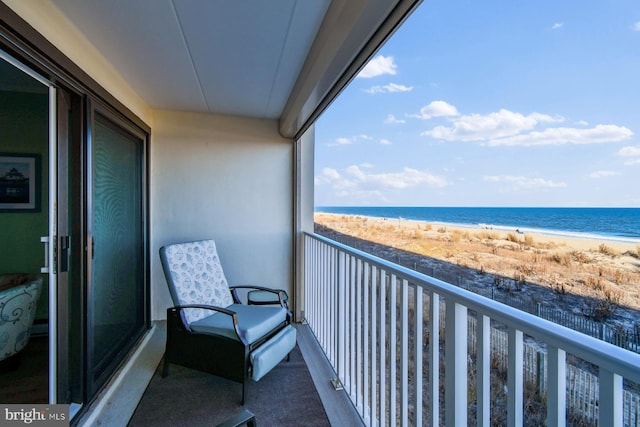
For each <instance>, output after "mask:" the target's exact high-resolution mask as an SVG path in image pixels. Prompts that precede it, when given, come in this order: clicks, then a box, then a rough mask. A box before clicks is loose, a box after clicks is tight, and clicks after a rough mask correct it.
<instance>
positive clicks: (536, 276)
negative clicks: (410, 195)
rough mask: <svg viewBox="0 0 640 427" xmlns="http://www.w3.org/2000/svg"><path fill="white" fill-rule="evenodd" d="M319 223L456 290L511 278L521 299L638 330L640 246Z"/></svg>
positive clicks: (435, 227) (412, 224)
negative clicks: (405, 257)
mask: <svg viewBox="0 0 640 427" xmlns="http://www.w3.org/2000/svg"><path fill="white" fill-rule="evenodd" d="M315 222H316V230H317V231H318V232H320V234H325V235H327V236H329V237H331V238H335V239H336V240H340V239H342V240H343V241H344V243H346V244H351V245H354V244H357V243H356V242H355V241H351V242H349V241H345V239H347V240H348V239H349V237H347V236H351V237H352V238H357V239H362V240H364V241H367V242H372V243H375V244H377V246H376V245H373V246H371V245H370V246H369V247H368V251H369V252H373V253H374V255H378V256H381V257H382V258H387V259H389V258H393V256H394V255H390V254H389V250H388V248H385V247H384V246H387V247H389V246H390V247H393V248H396V249H399V250H401V251H406V252H403V253H409V254H414V255H415V256H416V260H415V261H413V263H414V264H415V265H416V266H418V265H422V266H430V268H431V270H428V269H427V272H428V271H434V272H438V274H439V275H441V276H444V277H438V278H443V280H447V281H449V282H451V283H454V284H460V283H457V282H461V281H464V285H465V286H466V287H469V288H473V287H474V286H475V287H478V288H480V287H491V286H495V277H504V278H512V279H513V280H514V281H519V283H523V284H526V286H524V287H523V288H522V289H518V291H520V292H521V293H520V294H519V295H524V296H527V297H530V298H533V299H536V300H538V301H542V302H544V303H545V304H550V305H552V306H555V307H557V308H558V309H560V310H565V311H570V312H573V313H575V314H586V315H591V316H598V317H600V316H602V315H605V316H604V317H605V318H606V319H605V320H608V321H609V322H615V323H619V324H623V325H625V326H631V327H635V325H640V259H639V257H640V245H638V244H635V243H630V242H623V241H615V240H607V239H583V238H577V237H571V236H559V235H546V234H531V233H526V234H524V233H519V232H518V231H517V230H511V231H510V230H496V229H487V228H481V227H480V226H478V227H476V228H472V227H460V226H454V225H447V224H432V223H428V222H422V221H410V220H404V219H398V218H395V219H383V218H373V217H363V216H350V215H341V214H327V213H316V214H315ZM376 251H377V252H378V253H376ZM396 256H399V255H396ZM391 260H393V259H391ZM469 272H474V273H475V274H469ZM438 274H436V277H437V276H438ZM461 277H463V278H464V280H462V279H461ZM507 291H511V290H507ZM597 309H602V310H604V311H601V312H597V313H596V312H595V311H594V310H597ZM607 310H611V313H607Z"/></svg>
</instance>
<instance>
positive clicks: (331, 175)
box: [322, 168, 340, 181]
mask: <svg viewBox="0 0 640 427" xmlns="http://www.w3.org/2000/svg"><path fill="white" fill-rule="evenodd" d="M322 176H324V177H325V178H327V179H328V180H330V181H335V180H336V179H340V174H339V173H338V171H337V170H335V169H332V168H324V169H322Z"/></svg>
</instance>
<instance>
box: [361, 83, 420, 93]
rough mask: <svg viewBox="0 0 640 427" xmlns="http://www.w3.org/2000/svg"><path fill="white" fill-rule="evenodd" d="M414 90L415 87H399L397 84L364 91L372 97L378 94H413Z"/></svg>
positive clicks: (374, 87)
mask: <svg viewBox="0 0 640 427" xmlns="http://www.w3.org/2000/svg"><path fill="white" fill-rule="evenodd" d="M412 90H413V86H405V85H399V84H396V83H389V84H388V85H384V86H373V87H370V88H369V89H364V91H365V92H367V93H370V94H372V95H373V94H376V93H396V92H411V91H412Z"/></svg>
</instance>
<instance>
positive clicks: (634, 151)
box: [618, 145, 640, 157]
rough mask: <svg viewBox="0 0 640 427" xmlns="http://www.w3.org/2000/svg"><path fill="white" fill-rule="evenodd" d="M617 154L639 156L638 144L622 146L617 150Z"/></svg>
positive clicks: (639, 147) (639, 146)
mask: <svg viewBox="0 0 640 427" xmlns="http://www.w3.org/2000/svg"><path fill="white" fill-rule="evenodd" d="M618 155H620V156H623V157H639V156H640V145H637V146H635V147H622V148H621V149H620V150H618Z"/></svg>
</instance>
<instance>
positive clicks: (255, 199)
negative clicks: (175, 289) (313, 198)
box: [150, 111, 293, 319]
mask: <svg viewBox="0 0 640 427" xmlns="http://www.w3.org/2000/svg"><path fill="white" fill-rule="evenodd" d="M154 124H155V126H154V128H153V131H152V132H153V137H152V138H153V140H152V144H151V206H150V207H151V213H152V217H151V287H152V316H153V318H154V319H160V318H164V317H165V316H166V313H165V309H166V307H168V306H170V305H171V299H170V297H169V292H168V290H167V287H166V282H165V279H164V275H163V273H162V267H161V265H160V259H159V257H158V250H159V248H160V247H161V246H163V245H165V244H169V243H176V242H182V241H189V240H197V239H208V238H213V239H215V240H216V242H217V246H218V252H219V255H220V258H221V261H222V264H223V268H224V270H225V274H226V276H227V279H228V281H229V283H230V284H259V285H263V286H268V287H274V288H283V289H286V290H287V291H288V292H289V293H290V294H291V292H292V284H293V283H292V282H293V276H292V268H293V267H292V263H293V253H292V243H293V236H292V232H293V231H292V230H293V197H292V194H293V144H292V141H291V140H289V139H285V138H282V137H281V136H280V135H279V134H278V130H277V121H275V120H258V119H246V118H239V117H230V116H221V115H215V114H202V113H184V112H172V111H155V112H154Z"/></svg>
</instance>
